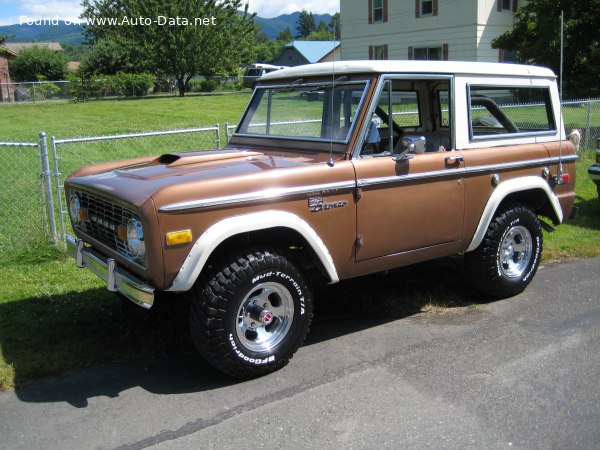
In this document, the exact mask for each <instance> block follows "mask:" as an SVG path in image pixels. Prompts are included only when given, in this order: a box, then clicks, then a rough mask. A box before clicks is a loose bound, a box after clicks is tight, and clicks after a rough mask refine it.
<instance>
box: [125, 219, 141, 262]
mask: <svg viewBox="0 0 600 450" xmlns="http://www.w3.org/2000/svg"><path fill="white" fill-rule="evenodd" d="M127 247H128V248H129V253H131V256H133V257H134V258H135V259H143V258H144V256H146V244H145V243H144V231H143V230H142V223H141V222H140V221H139V220H137V219H130V220H129V222H127Z"/></svg>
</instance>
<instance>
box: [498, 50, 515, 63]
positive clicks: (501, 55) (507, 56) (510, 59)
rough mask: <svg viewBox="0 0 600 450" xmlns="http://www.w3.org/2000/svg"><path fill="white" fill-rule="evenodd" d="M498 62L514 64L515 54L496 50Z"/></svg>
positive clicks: (509, 51)
mask: <svg viewBox="0 0 600 450" xmlns="http://www.w3.org/2000/svg"><path fill="white" fill-rule="evenodd" d="M498 62H501V63H514V62H517V57H516V55H515V52H514V51H512V50H504V49H503V48H501V49H499V50H498Z"/></svg>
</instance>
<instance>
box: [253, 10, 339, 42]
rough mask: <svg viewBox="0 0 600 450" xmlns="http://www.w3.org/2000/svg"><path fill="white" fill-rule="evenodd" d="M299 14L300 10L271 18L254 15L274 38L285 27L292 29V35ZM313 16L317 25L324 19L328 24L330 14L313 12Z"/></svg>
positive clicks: (268, 34) (267, 33) (294, 31)
mask: <svg viewBox="0 0 600 450" xmlns="http://www.w3.org/2000/svg"><path fill="white" fill-rule="evenodd" d="M299 16H300V12H295V13H292V14H282V15H281V16H277V17H273V18H271V19H265V18H263V17H258V16H256V18H255V20H256V23H257V24H258V25H259V26H260V27H261V29H262V31H263V33H265V34H266V35H267V37H268V38H269V39H275V37H276V36H277V35H278V34H279V33H280V32H281V31H283V30H285V29H286V28H289V29H290V30H292V36H294V35H295V34H296V24H297V23H298V17H299ZM314 16H315V23H316V24H317V25H319V22H321V21H324V22H325V23H326V24H327V25H329V22H330V21H331V14H314Z"/></svg>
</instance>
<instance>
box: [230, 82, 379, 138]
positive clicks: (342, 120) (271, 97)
mask: <svg viewBox="0 0 600 450" xmlns="http://www.w3.org/2000/svg"><path fill="white" fill-rule="evenodd" d="M366 88H367V82H365V81H362V82H356V83H343V84H337V85H334V87H332V85H331V84H329V85H328V84H323V83H320V84H302V85H297V86H294V85H293V83H292V84H291V85H289V86H277V87H259V88H258V89H257V90H256V93H255V94H254V96H253V97H252V100H251V102H250V105H249V106H248V109H247V110H246V114H245V115H244V118H243V119H242V121H241V123H240V125H239V127H238V129H237V132H236V133H237V134H242V135H253V136H256V135H258V136H264V137H276V138H293V139H298V138H300V139H313V140H327V141H331V140H333V141H339V142H346V141H347V140H348V139H349V136H350V132H351V130H352V128H353V125H354V123H355V122H356V118H357V117H358V111H359V109H360V107H361V105H362V103H363V102H362V100H363V97H364V94H365V92H366Z"/></svg>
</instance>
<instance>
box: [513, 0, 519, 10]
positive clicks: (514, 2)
mask: <svg viewBox="0 0 600 450" xmlns="http://www.w3.org/2000/svg"><path fill="white" fill-rule="evenodd" d="M517 9H519V0H513V4H512V12H517Z"/></svg>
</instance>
